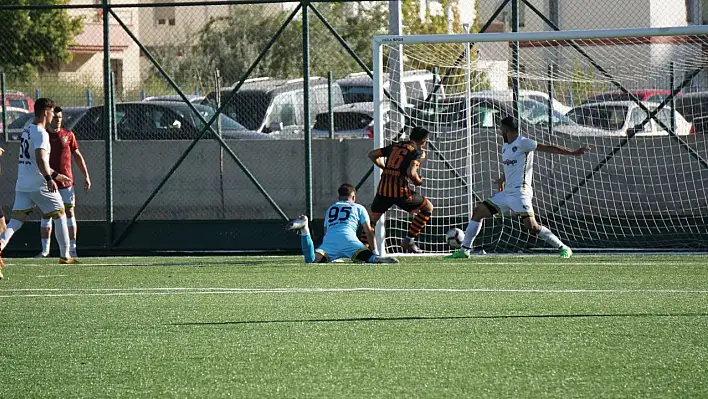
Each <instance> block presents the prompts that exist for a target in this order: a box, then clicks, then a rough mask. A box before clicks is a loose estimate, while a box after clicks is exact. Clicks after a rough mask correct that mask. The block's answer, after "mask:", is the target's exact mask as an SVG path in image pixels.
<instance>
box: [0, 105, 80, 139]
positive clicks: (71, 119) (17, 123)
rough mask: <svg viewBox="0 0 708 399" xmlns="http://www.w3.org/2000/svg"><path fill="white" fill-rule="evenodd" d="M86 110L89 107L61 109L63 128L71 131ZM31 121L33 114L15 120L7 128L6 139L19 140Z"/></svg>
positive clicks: (29, 113)
mask: <svg viewBox="0 0 708 399" xmlns="http://www.w3.org/2000/svg"><path fill="white" fill-rule="evenodd" d="M88 109H89V107H66V108H63V109H62V116H63V117H64V120H63V121H62V124H63V125H64V128H66V129H69V130H73V128H74V125H76V122H78V121H79V120H80V119H81V117H83V116H84V114H86V111H88ZM32 121H34V112H28V113H26V114H23V115H22V116H20V117H19V118H17V119H15V120H14V121H13V122H12V123H11V124H9V125H8V126H7V132H8V139H9V140H11V141H16V140H19V139H20V136H21V135H22V131H23V130H25V128H26V127H27V126H29V125H31V124H32Z"/></svg>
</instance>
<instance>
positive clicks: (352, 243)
mask: <svg viewBox="0 0 708 399" xmlns="http://www.w3.org/2000/svg"><path fill="white" fill-rule="evenodd" d="M337 191H338V194H339V201H337V202H335V203H334V204H332V205H330V207H329V208H328V209H327V213H326V214H325V223H324V227H325V235H324V239H323V240H322V245H321V246H320V247H319V248H317V250H315V246H314V244H313V243H312V238H311V237H310V229H309V227H308V220H307V216H300V217H299V218H297V219H294V220H291V221H290V222H289V223H288V224H287V226H286V227H285V228H286V229H287V230H294V231H297V232H298V234H299V235H300V243H301V245H302V254H303V255H304V256H305V263H327V262H332V261H335V260H337V259H340V258H349V259H351V260H353V261H358V262H366V263H398V259H396V258H389V257H383V256H378V253H377V251H376V240H374V230H373V228H372V227H371V224H370V222H369V214H368V212H367V211H366V208H364V207H363V206H362V205H360V204H357V203H356V189H355V188H354V186H352V185H351V184H342V185H341V186H339V189H338V190H337ZM359 226H361V227H362V228H363V229H364V233H365V234H366V236H367V239H368V241H369V243H371V248H367V247H366V246H365V245H364V244H363V243H362V242H361V241H359V238H358V237H357V234H356V232H357V229H358V227H359Z"/></svg>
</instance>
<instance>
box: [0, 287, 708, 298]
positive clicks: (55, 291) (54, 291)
mask: <svg viewBox="0 0 708 399" xmlns="http://www.w3.org/2000/svg"><path fill="white" fill-rule="evenodd" d="M2 292H4V293H8V292H12V294H5V295H0V298H13V297H77V296H139V295H143V296H150V295H201V294H316V293H382V292H383V293H407V292H408V293H414V292H417V293H514V294H689V295H694V294H699V295H706V294H708V289H706V290H675V289H665V290H659V289H657V290H632V289H616V290H613V289H537V288H364V287H361V288H228V287H226V288H224V287H211V288H209V287H205V288H188V287H174V288H164V287H156V288H86V289H81V288H73V289H65V288H18V289H4V290H2Z"/></svg>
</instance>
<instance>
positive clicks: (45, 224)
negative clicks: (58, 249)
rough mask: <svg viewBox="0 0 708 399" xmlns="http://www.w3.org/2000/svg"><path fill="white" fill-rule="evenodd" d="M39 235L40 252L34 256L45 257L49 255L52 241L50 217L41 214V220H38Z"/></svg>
mask: <svg viewBox="0 0 708 399" xmlns="http://www.w3.org/2000/svg"><path fill="white" fill-rule="evenodd" d="M39 236H40V237H41V238H42V252H40V253H39V254H37V256H35V258H46V257H47V256H49V248H50V246H51V241H52V240H51V238H52V218H50V217H45V216H42V220H40V222H39Z"/></svg>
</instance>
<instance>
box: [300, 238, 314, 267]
mask: <svg viewBox="0 0 708 399" xmlns="http://www.w3.org/2000/svg"><path fill="white" fill-rule="evenodd" d="M300 247H301V248H302V255H303V256H304V257H305V263H312V262H314V261H315V244H313V243H312V237H310V235H309V234H307V235H305V234H301V235H300Z"/></svg>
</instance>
